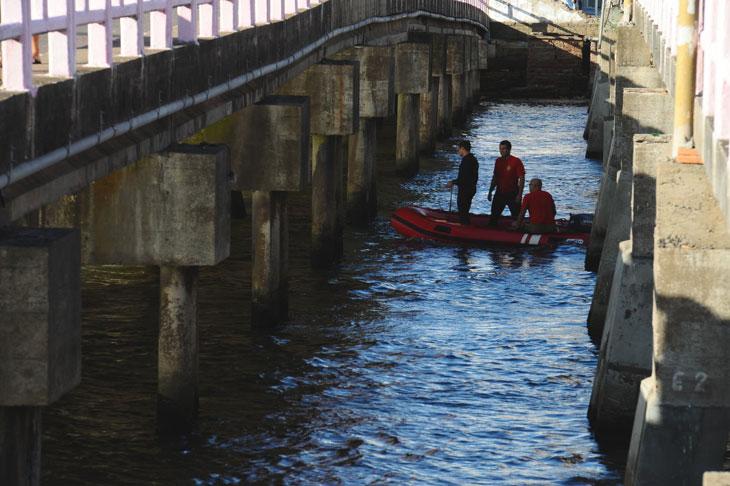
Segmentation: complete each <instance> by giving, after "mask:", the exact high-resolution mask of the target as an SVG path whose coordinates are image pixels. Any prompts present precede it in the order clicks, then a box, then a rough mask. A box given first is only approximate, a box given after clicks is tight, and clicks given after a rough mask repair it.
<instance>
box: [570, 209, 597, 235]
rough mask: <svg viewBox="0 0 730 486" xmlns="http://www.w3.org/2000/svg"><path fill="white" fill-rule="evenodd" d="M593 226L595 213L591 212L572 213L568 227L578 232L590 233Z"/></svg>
mask: <svg viewBox="0 0 730 486" xmlns="http://www.w3.org/2000/svg"><path fill="white" fill-rule="evenodd" d="M591 226H593V215H592V214H590V213H584V214H571V215H570V220H568V228H570V230H572V231H575V232H576V233H590V231H591Z"/></svg>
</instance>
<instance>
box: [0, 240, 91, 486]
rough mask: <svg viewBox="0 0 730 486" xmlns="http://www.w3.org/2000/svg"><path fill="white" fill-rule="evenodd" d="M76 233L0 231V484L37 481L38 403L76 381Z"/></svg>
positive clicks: (78, 323)
mask: <svg viewBox="0 0 730 486" xmlns="http://www.w3.org/2000/svg"><path fill="white" fill-rule="evenodd" d="M80 253H81V252H80V240H79V233H78V231H77V230H67V229H27V228H6V229H0V309H2V313H1V315H2V318H0V484H9V485H10V484H12V485H16V484H17V485H24V486H25V485H37V484H40V462H41V407H44V406H48V405H50V404H52V403H54V402H56V401H57V400H58V399H59V398H60V397H61V396H62V395H64V394H65V393H67V392H68V391H70V390H71V389H72V388H73V387H75V386H76V385H77V384H78V383H79V381H80V380H81V262H80Z"/></svg>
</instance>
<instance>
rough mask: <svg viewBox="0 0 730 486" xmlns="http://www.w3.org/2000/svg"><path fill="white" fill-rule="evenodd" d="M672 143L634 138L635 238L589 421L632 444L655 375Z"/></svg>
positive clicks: (617, 285) (622, 270)
mask: <svg viewBox="0 0 730 486" xmlns="http://www.w3.org/2000/svg"><path fill="white" fill-rule="evenodd" d="M670 152H671V139H670V138H669V137H668V136H666V135H664V136H654V135H636V136H634V157H633V181H632V182H633V190H632V196H631V216H632V217H631V239H630V240H628V241H623V242H621V243H620V244H619V253H618V258H617V259H616V267H615V271H614V276H613V286H612V288H611V295H610V298H609V302H608V313H607V316H606V325H605V327H604V330H603V337H602V339H601V348H600V354H599V357H598V366H597V368H596V376H595V379H594V380H593V391H592V394H591V402H590V408H589V409H588V417H589V419H590V420H591V425H592V427H593V429H594V430H595V431H596V432H597V433H598V434H599V435H601V434H603V433H604V432H607V433H608V434H610V435H611V437H612V438H613V439H615V438H616V437H617V434H624V437H625V438H626V440H627V441H628V438H629V435H630V431H631V425H632V423H633V420H634V412H635V410H636V403H637V400H638V396H639V384H640V383H641V380H643V379H644V378H646V377H648V376H649V375H650V374H651V362H652V329H651V319H652V305H653V304H652V300H653V287H654V275H653V270H652V267H653V261H654V225H655V214H656V202H655V191H656V183H655V181H656V166H657V165H659V164H664V163H668V162H669V155H670Z"/></svg>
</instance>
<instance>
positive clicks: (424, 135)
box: [418, 76, 440, 154]
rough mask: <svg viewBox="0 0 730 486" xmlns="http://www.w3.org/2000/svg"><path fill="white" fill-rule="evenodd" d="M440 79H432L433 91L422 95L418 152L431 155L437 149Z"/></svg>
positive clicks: (433, 77) (434, 77)
mask: <svg viewBox="0 0 730 486" xmlns="http://www.w3.org/2000/svg"><path fill="white" fill-rule="evenodd" d="M439 79H440V78H439V77H436V76H432V77H431V89H430V90H429V91H428V93H424V94H422V95H421V99H420V104H421V106H420V114H419V126H418V150H419V151H420V152H421V153H423V154H430V153H432V152H433V151H434V150H435V149H436V131H437V125H438V121H437V120H438V100H439V99H438V95H439Z"/></svg>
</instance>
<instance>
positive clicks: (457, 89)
mask: <svg viewBox="0 0 730 486" xmlns="http://www.w3.org/2000/svg"><path fill="white" fill-rule="evenodd" d="M465 45H466V40H465V37H463V36H459V35H450V36H448V38H447V39H446V74H448V75H450V76H451V116H452V123H453V125H455V126H461V125H462V124H463V123H464V120H465V109H466V93H465V89H466V82H465V78H464V73H465V72H466V68H465V66H466V58H465Z"/></svg>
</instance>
